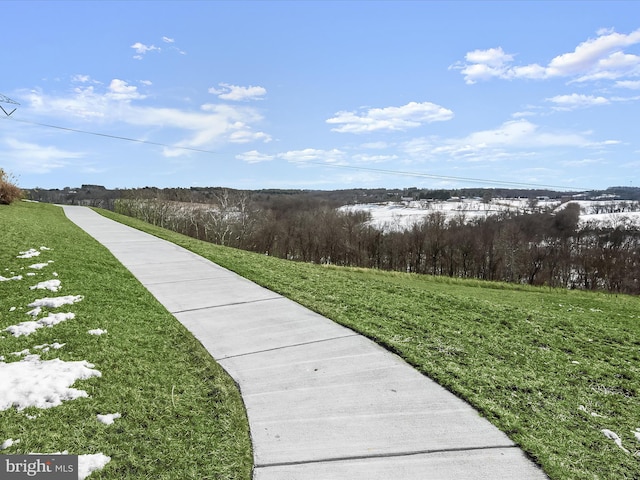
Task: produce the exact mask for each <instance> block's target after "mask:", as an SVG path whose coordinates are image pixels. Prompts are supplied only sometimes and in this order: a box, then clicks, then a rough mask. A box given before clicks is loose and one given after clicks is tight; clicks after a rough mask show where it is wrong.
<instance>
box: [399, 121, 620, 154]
mask: <svg viewBox="0 0 640 480" xmlns="http://www.w3.org/2000/svg"><path fill="white" fill-rule="evenodd" d="M611 142H615V141H614V140H611V141H605V142H595V141H593V140H591V139H590V138H589V137H588V134H586V133H580V132H570V131H568V132H567V131H557V130H555V131H554V130H551V129H545V128H542V127H540V126H539V125H536V124H534V123H532V122H530V121H528V120H526V119H518V120H510V121H507V122H504V123H503V124H502V125H500V126H498V127H496V128H493V129H489V130H481V131H477V132H472V133H470V134H469V135H466V136H464V137H460V138H439V137H423V138H415V139H413V140H410V141H408V142H405V143H404V145H402V147H401V149H402V151H404V153H406V154H407V155H409V156H410V157H412V158H415V159H420V160H445V161H449V160H464V161H469V162H478V161H487V162H494V161H498V160H514V159H518V158H526V157H530V156H534V155H538V154H539V152H540V151H541V150H542V149H552V148H554V149H557V148H563V147H567V148H589V147H603V146H606V145H611V144H613V143H611Z"/></svg>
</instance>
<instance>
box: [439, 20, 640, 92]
mask: <svg viewBox="0 0 640 480" xmlns="http://www.w3.org/2000/svg"><path fill="white" fill-rule="evenodd" d="M638 43H640V29H638V30H635V31H633V32H631V33H629V34H622V33H617V32H615V31H612V30H599V31H598V32H597V37H596V38H590V39H588V40H586V41H584V42H582V43H580V44H579V45H578V46H577V47H576V48H575V49H574V51H573V52H567V53H563V54H561V55H558V56H556V57H554V58H552V59H551V60H550V61H549V62H548V63H547V64H546V65H540V64H537V63H532V64H528V65H514V64H513V62H514V57H515V56H514V55H513V54H508V53H505V52H504V51H503V49H502V48H501V47H498V48H491V49H488V50H474V51H472V52H469V53H467V54H466V56H465V61H464V62H458V63H456V64H454V65H452V66H451V67H450V68H453V69H457V70H460V73H462V74H463V75H464V79H465V82H466V83H467V84H473V83H476V82H478V81H482V80H489V79H491V78H501V79H508V80H511V79H518V78H528V79H547V78H557V77H565V78H569V79H570V81H572V82H587V81H594V80H603V79H606V80H616V79H619V78H625V77H634V76H638V75H640V56H638V55H634V54H629V53H625V52H624V49H625V48H627V47H630V46H633V45H636V44H638Z"/></svg>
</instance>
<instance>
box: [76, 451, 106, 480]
mask: <svg viewBox="0 0 640 480" xmlns="http://www.w3.org/2000/svg"><path fill="white" fill-rule="evenodd" d="M110 461H111V457H108V456H106V455H105V454H104V453H95V454H91V455H80V456H78V480H84V479H85V478H87V477H88V476H89V475H91V473H92V472H95V471H96V470H102V469H103V468H104V466H105V465H106V464H107V463H109V462H110Z"/></svg>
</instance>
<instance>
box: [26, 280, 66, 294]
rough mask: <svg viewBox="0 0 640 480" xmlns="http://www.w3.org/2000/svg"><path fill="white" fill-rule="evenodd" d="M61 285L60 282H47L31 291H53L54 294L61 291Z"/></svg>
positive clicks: (39, 284) (35, 286)
mask: <svg viewBox="0 0 640 480" xmlns="http://www.w3.org/2000/svg"><path fill="white" fill-rule="evenodd" d="M60 283H61V282H60V280H46V281H44V282H40V283H38V284H37V285H34V286H32V287H29V288H30V289H31V290H51V291H52V292H57V291H58V290H60Z"/></svg>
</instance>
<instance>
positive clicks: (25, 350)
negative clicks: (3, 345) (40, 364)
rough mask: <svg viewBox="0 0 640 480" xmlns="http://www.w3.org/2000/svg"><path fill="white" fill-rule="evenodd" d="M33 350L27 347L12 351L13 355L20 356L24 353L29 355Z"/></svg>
mask: <svg viewBox="0 0 640 480" xmlns="http://www.w3.org/2000/svg"><path fill="white" fill-rule="evenodd" d="M30 353H31V352H30V351H29V349H28V348H25V349H24V350H21V351H19V352H11V355H15V356H16V357H20V356H22V355H29V354H30Z"/></svg>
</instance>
